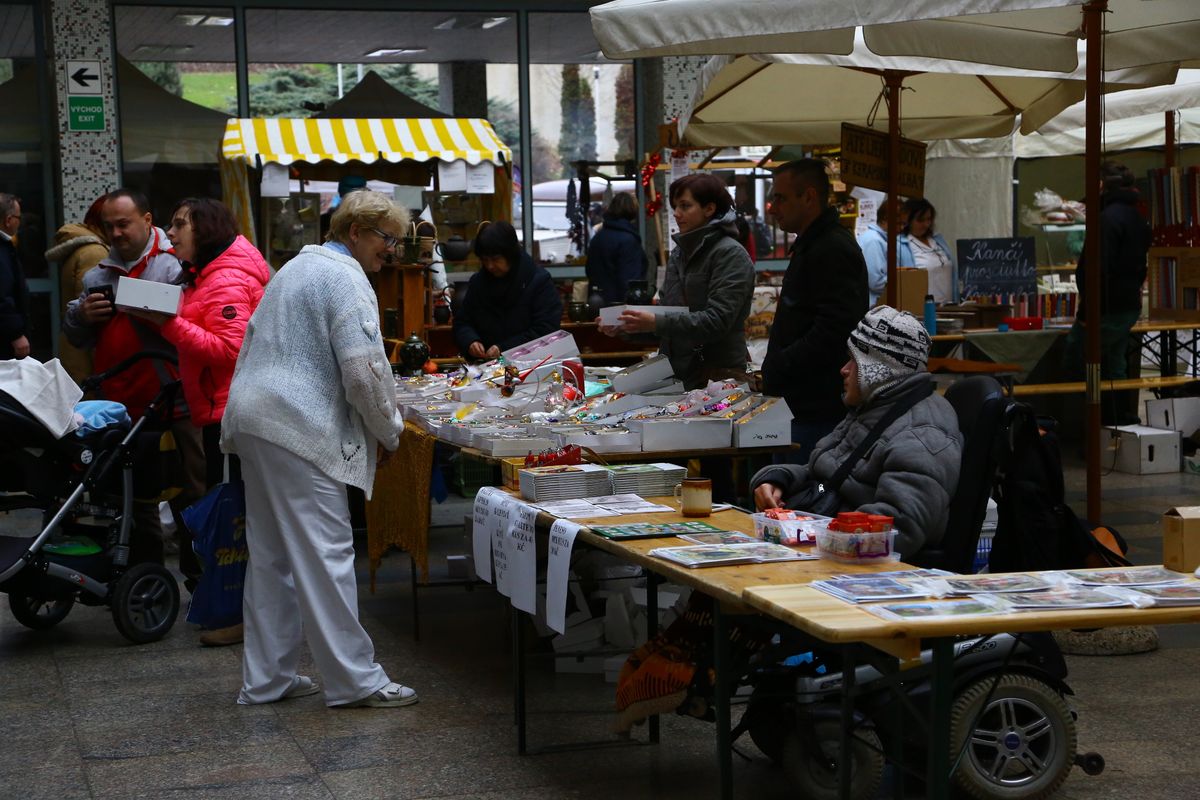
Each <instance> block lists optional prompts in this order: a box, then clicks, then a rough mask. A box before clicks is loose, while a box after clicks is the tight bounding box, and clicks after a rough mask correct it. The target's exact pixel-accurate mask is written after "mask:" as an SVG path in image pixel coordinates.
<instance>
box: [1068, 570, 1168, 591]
mask: <svg viewBox="0 0 1200 800" xmlns="http://www.w3.org/2000/svg"><path fill="white" fill-rule="evenodd" d="M1065 574H1066V576H1067V577H1069V578H1070V579H1071V580H1073V581H1075V582H1076V583H1082V584H1085V585H1087V586H1150V585H1153V584H1162V583H1181V582H1191V575H1190V574H1188V573H1184V572H1175V571H1173V570H1169V569H1166V568H1165V567H1158V566H1153V567H1118V568H1117V569H1072V570H1067V571H1066V573H1065Z"/></svg>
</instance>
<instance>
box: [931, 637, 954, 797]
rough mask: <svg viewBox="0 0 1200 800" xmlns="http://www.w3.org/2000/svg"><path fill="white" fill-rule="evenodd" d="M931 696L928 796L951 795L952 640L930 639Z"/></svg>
mask: <svg viewBox="0 0 1200 800" xmlns="http://www.w3.org/2000/svg"><path fill="white" fill-rule="evenodd" d="M932 644H933V687H932V689H933V697H932V698H931V699H932V703H931V705H930V708H929V730H930V737H929V776H928V781H929V784H928V797H929V798H930V800H948V798H949V797H950V704H951V695H952V693H953V685H954V643H953V641H952V640H951V639H945V638H943V639H934V640H933V643H932Z"/></svg>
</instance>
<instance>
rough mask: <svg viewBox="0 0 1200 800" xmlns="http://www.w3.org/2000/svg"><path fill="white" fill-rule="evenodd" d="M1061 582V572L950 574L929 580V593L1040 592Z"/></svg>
mask: <svg viewBox="0 0 1200 800" xmlns="http://www.w3.org/2000/svg"><path fill="white" fill-rule="evenodd" d="M1062 582H1063V578H1062V575H1061V573H1053V572H1041V573H1036V574H1022V573H1012V574H997V575H991V574H984V575H952V576H949V577H946V578H940V579H934V580H931V581H929V588H930V593H931V594H933V595H934V596H936V597H944V596H946V595H965V594H994V593H1005V594H1007V593H1011V592H1040V591H1047V590H1049V589H1053V588H1055V587H1056V586H1058V585H1060V584H1061V583H1062Z"/></svg>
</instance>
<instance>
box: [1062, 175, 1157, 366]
mask: <svg viewBox="0 0 1200 800" xmlns="http://www.w3.org/2000/svg"><path fill="white" fill-rule="evenodd" d="M1100 177H1101V180H1102V181H1103V182H1104V185H1103V187H1102V189H1101V195H1100V377H1102V378H1104V379H1105V380H1108V379H1109V378H1124V377H1127V371H1126V368H1127V362H1126V356H1127V353H1128V350H1129V331H1130V329H1131V328H1132V327H1133V325H1134V323H1135V322H1137V319H1138V316H1139V315H1140V314H1141V311H1142V284H1143V283H1145V282H1146V253H1147V251H1149V249H1150V225H1149V223H1147V222H1146V220H1145V219H1143V218H1142V215H1141V214H1140V213H1139V212H1138V209H1137V203H1138V200H1139V199H1140V195H1139V194H1138V192H1137V189H1135V188H1134V186H1133V172H1131V171H1130V169H1129V168H1128V167H1126V166H1125V165H1124V164H1119V163H1117V162H1116V161H1106V162H1104V164H1102V165H1101V166H1100ZM1089 257H1090V254H1089V253H1086V252H1085V253H1083V255H1081V256H1080V257H1079V264H1078V265H1077V266H1076V267H1075V281H1076V283H1078V284H1079V297H1080V303H1079V309H1078V311H1077V312H1076V316H1075V324H1074V326H1072V328H1071V331H1070V333H1069V334H1068V335H1067V358H1068V364H1069V365H1070V366H1071V367H1072V368H1073V369H1074V370H1075V371H1076V372H1078V371H1079V369H1080V368H1081V365H1082V363H1083V357H1082V356H1083V341H1084V329H1083V324H1082V323H1083V320H1084V319H1085V313H1084V304H1083V302H1082V300H1083V298H1084V297H1085V292H1086V291H1087V288H1086V287H1087V281H1086V267H1085V264H1086V261H1087V259H1088V258H1089Z"/></svg>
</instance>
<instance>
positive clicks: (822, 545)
mask: <svg viewBox="0 0 1200 800" xmlns="http://www.w3.org/2000/svg"><path fill="white" fill-rule="evenodd" d="M895 543H896V530H895V529H894V528H893V529H892V530H890V531H856V532H854V533H844V532H842V531H831V530H829V529H826V530H823V531H817V554H818V555H820V556H821V558H829V559H833V560H834V561H841V562H842V563H844V564H876V563H881V562H884V561H899V560H900V554H899V553H897V552H895V551H894V550H893V547H894V545H895Z"/></svg>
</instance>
